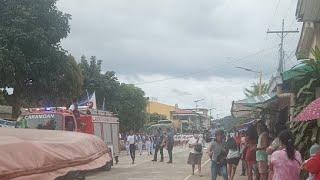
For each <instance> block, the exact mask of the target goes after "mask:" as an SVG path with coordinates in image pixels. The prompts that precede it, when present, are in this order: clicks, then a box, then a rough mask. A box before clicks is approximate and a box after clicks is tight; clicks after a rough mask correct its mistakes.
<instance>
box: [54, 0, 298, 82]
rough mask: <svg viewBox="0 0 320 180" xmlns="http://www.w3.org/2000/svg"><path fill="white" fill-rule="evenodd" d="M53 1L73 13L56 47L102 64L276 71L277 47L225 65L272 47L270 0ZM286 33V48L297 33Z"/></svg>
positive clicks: (282, 12) (136, 69)
mask: <svg viewBox="0 0 320 180" xmlns="http://www.w3.org/2000/svg"><path fill="white" fill-rule="evenodd" d="M282 2H283V3H282V4H280V8H278V9H279V10H278V11H277V14H279V16H280V17H281V16H287V14H289V15H288V16H287V17H288V18H287V19H289V20H290V21H291V20H294V4H293V5H291V4H290V2H291V0H284V1H282ZM58 5H59V8H60V9H62V10H63V11H66V12H67V13H70V14H72V20H71V33H70V35H69V37H68V38H67V39H65V40H64V41H63V43H62V44H63V46H64V47H65V48H66V49H67V50H69V51H70V52H71V53H72V54H73V55H75V56H76V57H80V56H81V55H82V54H85V55H88V56H90V55H96V56H97V57H99V58H100V59H102V60H103V68H104V70H115V71H116V72H119V73H122V74H128V75H133V74H146V75H148V74H153V73H160V74H168V75H173V76H176V75H180V74H186V73H190V72H197V71H202V70H203V71H205V70H206V69H208V68H212V70H208V71H205V72H204V73H201V74H198V75H197V76H195V77H196V78H201V77H208V76H211V75H217V76H223V77H232V76H251V75H250V74H248V73H246V72H242V71H239V70H236V69H234V66H239V65H244V66H246V67H249V68H254V67H258V68H259V69H264V70H265V71H266V73H267V74H271V73H272V72H273V71H274V70H275V69H276V63H275V62H276V61H277V52H278V51H277V49H276V48H275V49H273V50H272V51H268V52H264V53H261V54H258V55H256V56H253V57H250V58H246V59H244V60H242V61H241V62H237V61H236V60H235V62H233V63H230V57H231V58H233V59H237V58H239V57H243V56H246V55H248V54H251V53H254V52H257V51H259V50H260V49H264V48H268V47H276V46H277V44H278V41H279V40H278V39H277V37H275V36H269V38H268V39H266V34H265V31H266V29H267V26H268V23H269V22H272V23H269V25H270V24H275V28H277V27H278V26H276V25H277V24H280V22H281V20H280V18H274V19H271V21H270V17H271V14H272V13H271V14H270V12H274V8H275V3H274V2H272V1H256V0H243V1H236V0H200V1H192V0H152V1H150V0H139V1H131V0H108V1H101V0H90V1H89V0H60V1H59V4H58ZM288 6H292V7H293V8H291V9H289V8H287V7H288ZM281 7H282V8H281ZM288 9H289V10H290V11H289V12H288ZM275 22H277V23H275ZM293 22H295V21H293ZM294 25H296V23H294ZM289 39H290V41H288V46H287V49H289V50H291V51H292V50H294V48H295V46H296V42H297V39H298V36H291V37H289ZM262 65H263V66H262ZM250 66H251V67H250Z"/></svg>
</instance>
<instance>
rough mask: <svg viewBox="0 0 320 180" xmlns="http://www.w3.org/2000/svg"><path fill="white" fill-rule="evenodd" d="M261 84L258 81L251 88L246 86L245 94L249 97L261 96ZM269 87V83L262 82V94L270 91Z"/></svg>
mask: <svg viewBox="0 0 320 180" xmlns="http://www.w3.org/2000/svg"><path fill="white" fill-rule="evenodd" d="M259 87H260V86H259V84H258V83H253V84H252V85H251V86H250V88H245V90H244V94H245V95H246V96H247V97H254V96H259ZM268 88H269V85H268V84H267V83H262V84H261V95H262V94H266V93H268Z"/></svg>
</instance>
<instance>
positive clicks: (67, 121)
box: [16, 107, 120, 169]
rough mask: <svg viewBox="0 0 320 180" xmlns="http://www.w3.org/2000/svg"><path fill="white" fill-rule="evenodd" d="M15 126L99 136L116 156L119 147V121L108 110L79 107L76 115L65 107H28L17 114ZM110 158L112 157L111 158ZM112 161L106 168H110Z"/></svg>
mask: <svg viewBox="0 0 320 180" xmlns="http://www.w3.org/2000/svg"><path fill="white" fill-rule="evenodd" d="M16 127H17V128H30V129H47V130H63V131H77V132H83V133H88V134H94V135H96V136H98V137H100V138H101V139H102V140H103V141H104V142H105V143H106V144H107V145H108V147H109V148H110V152H111V153H110V154H111V155H112V156H117V154H118V153H120V148H119V121H118V118H117V117H116V116H115V115H113V114H112V113H110V112H108V111H99V110H91V109H88V108H86V107H83V108H79V111H78V115H77V116H75V115H74V113H73V112H71V111H69V110H67V109H66V108H65V107H50V108H29V109H25V111H24V112H23V113H22V114H21V115H20V116H19V118H18V120H17V124H16ZM111 159H112V158H111ZM112 164H113V161H111V162H108V163H107V166H106V168H107V169H109V168H111V165H112Z"/></svg>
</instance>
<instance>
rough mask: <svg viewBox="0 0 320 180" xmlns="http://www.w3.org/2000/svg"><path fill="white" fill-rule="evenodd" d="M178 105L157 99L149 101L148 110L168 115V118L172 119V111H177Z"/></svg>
mask: <svg viewBox="0 0 320 180" xmlns="http://www.w3.org/2000/svg"><path fill="white" fill-rule="evenodd" d="M176 108H177V106H171V105H167V104H163V103H160V102H156V101H149V102H148V104H147V109H146V111H147V112H148V113H150V114H152V113H157V114H161V115H164V116H166V118H167V119H168V120H171V118H170V112H171V111H175V110H176Z"/></svg>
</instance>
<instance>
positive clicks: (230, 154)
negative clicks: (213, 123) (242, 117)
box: [193, 122, 320, 180]
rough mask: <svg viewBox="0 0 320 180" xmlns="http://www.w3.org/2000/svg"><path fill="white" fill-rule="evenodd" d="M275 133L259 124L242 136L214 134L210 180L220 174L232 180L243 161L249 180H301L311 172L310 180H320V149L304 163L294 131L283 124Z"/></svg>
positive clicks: (313, 150) (242, 168)
mask: <svg viewBox="0 0 320 180" xmlns="http://www.w3.org/2000/svg"><path fill="white" fill-rule="evenodd" d="M275 129H276V130H275V131H276V132H275V133H274V134H271V133H270V132H269V129H268V128H267V126H266V125H265V124H264V123H263V122H258V123H256V124H254V125H250V126H249V127H248V128H247V130H246V131H242V132H233V133H230V134H227V133H225V132H224V131H222V130H215V132H214V139H213V141H212V142H211V143H210V146H209V148H208V152H207V153H208V155H209V157H210V159H211V180H216V179H217V175H218V174H219V175H221V176H222V177H223V179H224V180H233V179H234V178H235V172H236V169H237V166H238V164H239V162H240V161H241V166H242V167H241V172H242V173H241V175H242V176H247V179H248V180H253V179H254V180H285V179H290V180H299V179H300V176H301V171H302V170H305V171H307V172H309V179H308V180H320V146H319V145H318V144H315V145H313V146H312V147H311V148H310V159H308V160H306V161H303V159H302V156H301V154H300V152H299V151H298V150H296V149H295V146H294V140H295V139H294V137H293V135H292V133H291V131H290V130H288V129H287V128H286V126H285V125H281V124H278V125H277V126H276V128H275ZM272 135H273V136H272ZM193 169H194V168H193ZM199 172H201V170H200V169H199Z"/></svg>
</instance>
